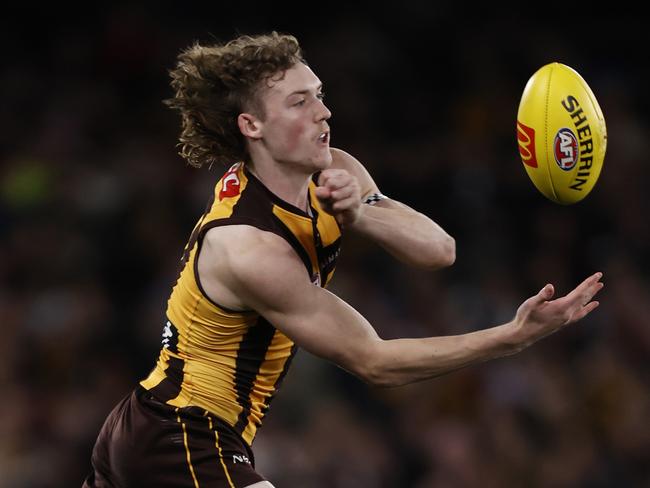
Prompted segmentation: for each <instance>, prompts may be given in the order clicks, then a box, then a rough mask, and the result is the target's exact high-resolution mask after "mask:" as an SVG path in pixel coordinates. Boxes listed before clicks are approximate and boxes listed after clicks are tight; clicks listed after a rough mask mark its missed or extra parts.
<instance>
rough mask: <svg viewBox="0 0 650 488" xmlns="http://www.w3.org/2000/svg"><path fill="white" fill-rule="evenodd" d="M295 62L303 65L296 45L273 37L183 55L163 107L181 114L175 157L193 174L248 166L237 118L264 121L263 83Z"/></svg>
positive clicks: (197, 47) (197, 46)
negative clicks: (251, 116)
mask: <svg viewBox="0 0 650 488" xmlns="http://www.w3.org/2000/svg"><path fill="white" fill-rule="evenodd" d="M297 62H303V63H304V62H305V61H304V59H303V58H302V52H301V49H300V45H299V44H298V41H297V40H296V38H295V37H293V36H291V35H285V34H278V33H277V32H272V33H271V34H265V35H258V36H241V37H238V38H236V39H234V40H232V41H230V42H228V43H226V44H214V45H209V46H202V45H200V44H199V43H195V44H194V45H193V46H191V47H189V48H187V49H185V50H184V51H182V52H181V53H180V54H179V55H178V64H177V65H176V68H174V69H173V70H171V71H170V76H171V86H172V88H173V89H174V91H175V95H174V97H173V98H170V99H167V100H164V101H163V102H164V103H165V104H166V105H167V106H169V107H171V108H172V109H175V110H178V111H179V112H180V114H181V118H182V129H181V134H180V138H179V140H180V144H179V145H180V146H181V151H180V153H179V154H180V155H181V156H182V157H183V158H185V160H186V161H187V162H188V164H190V165H192V166H194V167H197V168H200V167H201V166H204V165H208V166H210V165H212V164H213V163H219V164H222V165H224V166H228V165H230V164H232V163H234V162H237V161H244V162H246V161H248V159H249V155H248V150H247V147H246V142H245V139H244V136H243V135H242V133H241V131H240V130H239V126H238V125H237V117H238V116H239V114H240V113H242V112H247V111H248V112H251V113H253V114H255V115H257V116H259V117H260V118H263V117H264V110H263V107H262V105H261V102H260V100H259V97H258V92H259V88H260V87H261V86H262V82H263V81H266V80H268V79H269V78H270V77H272V76H273V75H275V74H277V73H279V72H282V71H286V70H287V69H289V68H291V67H292V66H293V65H295V64H296V63H297Z"/></svg>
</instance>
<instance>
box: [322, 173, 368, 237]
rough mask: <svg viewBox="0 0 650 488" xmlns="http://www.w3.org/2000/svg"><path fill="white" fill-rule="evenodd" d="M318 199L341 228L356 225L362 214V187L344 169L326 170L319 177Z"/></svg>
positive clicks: (354, 177)
mask: <svg viewBox="0 0 650 488" xmlns="http://www.w3.org/2000/svg"><path fill="white" fill-rule="evenodd" d="M316 197H317V198H318V200H319V201H320V203H321V205H322V207H323V209H325V211H326V212H327V213H329V214H330V215H333V216H334V218H335V219H336V221H337V222H338V224H339V225H340V226H341V227H345V226H350V225H352V224H354V223H355V222H356V221H357V220H358V219H359V217H360V216H361V212H362V205H361V187H360V186H359V182H358V181H357V178H356V176H353V175H351V174H350V173H348V172H347V171H346V170H344V169H326V170H323V171H322V172H321V174H320V176H319V177H318V186H317V187H316Z"/></svg>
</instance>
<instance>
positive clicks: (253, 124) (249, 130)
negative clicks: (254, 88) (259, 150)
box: [237, 113, 262, 139]
mask: <svg viewBox="0 0 650 488" xmlns="http://www.w3.org/2000/svg"><path fill="white" fill-rule="evenodd" d="M237 125H238V126H239V130H240V131H241V133H242V134H243V135H244V137H250V138H251V139H260V138H261V137H262V122H261V121H260V120H259V119H258V118H257V117H255V116H254V115H253V114H249V113H241V114H239V116H238V117H237Z"/></svg>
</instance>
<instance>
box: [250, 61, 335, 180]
mask: <svg viewBox="0 0 650 488" xmlns="http://www.w3.org/2000/svg"><path fill="white" fill-rule="evenodd" d="M268 86H269V88H267V89H263V91H262V103H263V104H264V107H265V118H264V121H263V122H262V142H263V144H264V146H265V147H266V149H267V151H268V152H269V154H270V156H271V157H272V158H273V159H274V160H275V161H278V162H280V163H285V164H290V165H292V166H295V167H297V168H299V169H302V170H305V171H306V172H308V173H313V172H315V171H319V170H321V169H325V168H327V167H329V165H330V164H331V162H332V155H331V153H330V148H329V141H330V129H329V125H328V123H327V120H328V119H329V118H330V117H331V116H332V114H331V112H330V111H329V110H328V108H327V107H326V106H325V104H324V103H323V92H322V83H321V82H320V80H319V79H318V77H317V76H316V75H315V74H314V73H313V71H312V70H311V69H309V67H308V66H305V65H304V64H302V63H297V64H295V65H294V66H293V67H292V68H290V69H288V70H287V71H285V72H284V76H283V77H281V74H279V75H278V76H276V77H273V78H271V79H270V80H269V82H268Z"/></svg>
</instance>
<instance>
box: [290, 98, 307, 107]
mask: <svg viewBox="0 0 650 488" xmlns="http://www.w3.org/2000/svg"><path fill="white" fill-rule="evenodd" d="M304 104H305V99H304V98H303V99H302V100H298V101H297V102H296V103H294V104H293V106H294V107H300V106H301V105H304Z"/></svg>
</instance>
